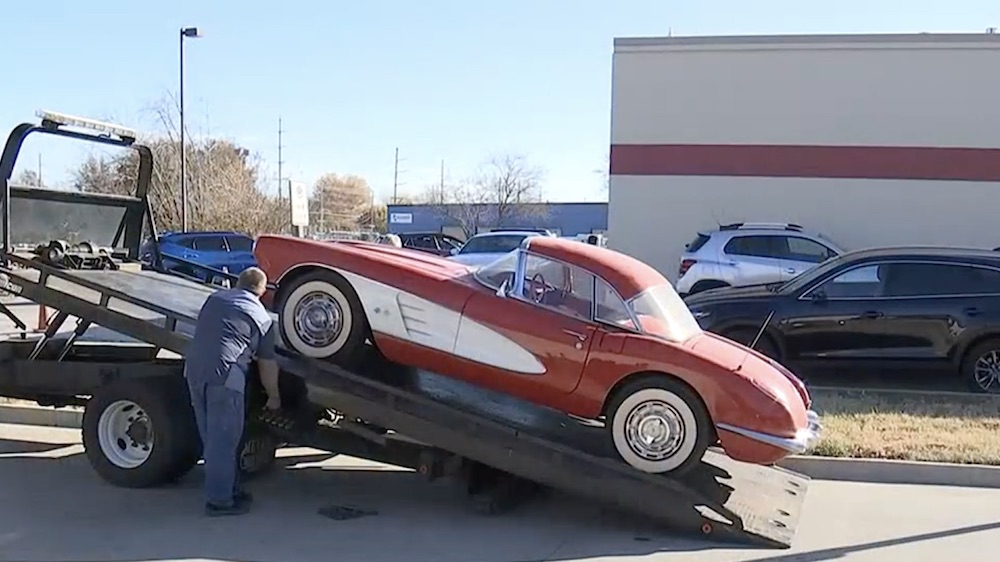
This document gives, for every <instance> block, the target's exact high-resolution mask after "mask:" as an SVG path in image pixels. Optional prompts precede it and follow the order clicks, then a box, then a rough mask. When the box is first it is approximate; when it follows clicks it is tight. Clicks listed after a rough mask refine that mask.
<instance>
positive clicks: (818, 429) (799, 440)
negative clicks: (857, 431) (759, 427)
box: [718, 410, 823, 455]
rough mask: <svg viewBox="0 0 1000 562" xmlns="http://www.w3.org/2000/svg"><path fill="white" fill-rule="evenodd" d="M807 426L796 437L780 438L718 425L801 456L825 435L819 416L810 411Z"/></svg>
mask: <svg viewBox="0 0 1000 562" xmlns="http://www.w3.org/2000/svg"><path fill="white" fill-rule="evenodd" d="M806 420H807V422H808V423H807V425H806V427H805V429H800V430H799V431H798V432H797V433H796V434H795V437H778V436H776V435H771V434H768V433H761V432H759V431H753V430H751V429H745V428H742V427H736V426H733V425H729V424H724V423H720V424H718V428H719V429H724V430H726V431H730V432H732V433H735V434H737V435H742V436H743V437H747V438H749V439H753V440H754V441H760V442H761V443H766V444H768V445H771V446H773V447H778V448H779V449H784V450H786V451H788V452H789V453H791V454H793V455H799V454H802V453H804V452H806V451H808V450H809V449H810V448H811V447H812V446H813V445H814V444H815V443H816V441H818V440H819V438H820V435H821V434H822V433H823V425H822V424H821V423H820V421H819V414H817V413H816V412H814V411H812V410H809V411H808V412H806Z"/></svg>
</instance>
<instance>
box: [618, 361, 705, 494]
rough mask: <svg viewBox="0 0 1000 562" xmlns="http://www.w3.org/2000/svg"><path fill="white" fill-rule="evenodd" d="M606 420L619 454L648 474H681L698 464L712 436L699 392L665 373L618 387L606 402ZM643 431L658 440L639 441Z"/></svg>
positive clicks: (647, 435) (631, 464) (634, 466)
mask: <svg viewBox="0 0 1000 562" xmlns="http://www.w3.org/2000/svg"><path fill="white" fill-rule="evenodd" d="M607 420H608V423H607V428H608V430H609V431H610V433H611V442H612V444H613V445H614V447H615V450H616V451H617V452H618V455H619V457H621V459H622V460H623V461H625V462H626V463H628V464H629V465H630V466H632V467H633V468H635V469H637V470H641V471H642V472H647V473H651V474H664V473H670V474H671V475H672V476H679V475H681V474H684V473H686V472H687V471H689V470H690V469H692V468H693V467H695V466H697V465H698V464H699V463H700V462H701V459H702V457H704V456H705V451H706V450H707V449H708V446H709V444H710V442H711V440H712V434H713V433H712V425H711V417H710V416H709V415H708V411H707V410H706V408H705V406H704V404H703V402H702V401H701V399H700V398H699V397H698V395H697V394H696V393H695V392H694V391H692V390H691V389H690V388H688V387H687V386H686V385H685V384H683V383H681V382H680V381H677V380H674V379H671V378H669V377H665V376H663V377H649V378H642V379H638V380H636V381H634V382H632V383H628V384H626V385H625V386H624V387H622V388H621V389H620V390H619V391H618V392H616V393H615V396H614V397H613V398H612V401H611V403H610V404H609V407H608V416H607ZM642 434H645V435H646V437H647V438H649V439H655V440H657V441H660V443H653V444H652V445H650V444H643V443H642V442H641V440H640V435H642Z"/></svg>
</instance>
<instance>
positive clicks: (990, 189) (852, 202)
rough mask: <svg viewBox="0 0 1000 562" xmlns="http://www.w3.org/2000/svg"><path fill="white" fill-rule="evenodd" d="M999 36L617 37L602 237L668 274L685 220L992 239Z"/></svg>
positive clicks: (980, 242) (686, 233)
mask: <svg viewBox="0 0 1000 562" xmlns="http://www.w3.org/2000/svg"><path fill="white" fill-rule="evenodd" d="M995 68H1000V35H925V34H920V35H904V36H814V37H808V36H807V37H748V38H711V37H709V38H664V39H659V38H653V39H621V40H617V41H616V43H615V55H614V63H613V91H612V125H611V128H612V134H611V137H612V138H611V143H612V148H611V186H610V193H609V213H608V231H609V232H608V234H609V236H608V240H609V245H610V246H611V247H614V248H616V249H619V250H621V251H624V252H626V253H629V254H632V255H634V256H636V257H638V258H640V259H642V260H644V261H646V262H648V263H650V264H651V265H653V266H654V267H657V268H658V269H660V270H661V271H662V272H663V273H665V274H667V275H668V277H670V278H671V279H673V278H674V276H675V275H676V271H677V266H678V263H679V260H680V254H681V253H682V251H683V248H684V244H685V243H687V242H688V241H689V240H690V239H691V238H692V237H693V236H694V234H695V232H696V231H698V230H704V229H711V228H713V227H715V226H717V224H718V223H725V222H735V221H768V222H771V221H790V222H797V223H799V224H802V225H804V226H805V227H807V228H811V229H817V230H820V231H822V232H824V233H826V234H827V235H829V236H830V237H831V238H833V239H834V240H835V241H837V242H838V243H840V244H842V245H844V246H846V247H850V248H856V247H864V246H877V245H889V244H911V243H929V244H959V245H974V246H989V247H995V246H997V245H1000V232H998V230H997V229H996V227H995V226H994V225H993V224H992V222H993V219H992V216H994V215H995V214H996V213H995V210H994V208H995V207H996V204H995V203H994V201H995V200H996V199H997V195H998V194H1000V127H998V126H997V123H1000V103H997V102H996V99H995V94H994V93H995V92H997V91H1000V74H998V73H995V72H992V70H991V69H995Z"/></svg>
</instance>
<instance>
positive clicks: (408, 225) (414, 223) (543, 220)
mask: <svg viewBox="0 0 1000 562" xmlns="http://www.w3.org/2000/svg"><path fill="white" fill-rule="evenodd" d="M540 208H542V209H544V210H539V211H536V212H526V213H523V216H521V217H518V218H513V219H511V220H507V221H504V222H503V223H502V224H496V225H495V226H497V227H503V228H548V229H551V230H554V231H556V232H558V233H559V234H561V235H563V236H573V235H576V234H589V233H591V232H604V231H605V230H607V228H608V204H607V203H548V204H546V205H544V206H540ZM388 214H389V225H388V226H389V232H392V233H396V234H400V233H406V232H446V233H448V234H452V235H454V236H459V237H460V238H465V236H464V235H463V234H462V229H461V227H460V226H459V222H458V221H456V220H453V219H450V218H449V216H472V215H473V213H462V212H461V211H460V210H456V209H455V206H452V207H451V208H450V209H449V206H447V205H444V206H437V205H389V206H388ZM485 214H488V209H486V210H484V215H485ZM483 222H484V223H485V224H489V225H491V226H493V225H494V224H495V223H494V221H490V220H485V221H483ZM489 230H490V228H489V227H481V228H480V229H479V231H480V232H485V231H489Z"/></svg>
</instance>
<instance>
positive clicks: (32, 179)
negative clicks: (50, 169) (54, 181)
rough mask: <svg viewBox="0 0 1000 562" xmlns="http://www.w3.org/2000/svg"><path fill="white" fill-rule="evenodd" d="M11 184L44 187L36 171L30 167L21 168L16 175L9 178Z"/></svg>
mask: <svg viewBox="0 0 1000 562" xmlns="http://www.w3.org/2000/svg"><path fill="white" fill-rule="evenodd" d="M11 185H21V186H24V187H45V186H44V184H42V180H41V178H39V177H38V172H36V171H34V170H31V169H24V170H21V173H19V174H17V177H15V178H14V179H12V180H11Z"/></svg>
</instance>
